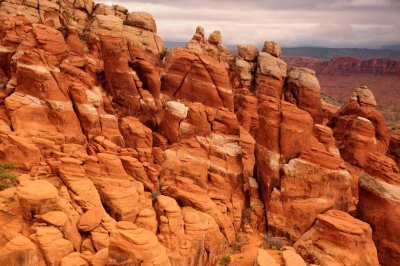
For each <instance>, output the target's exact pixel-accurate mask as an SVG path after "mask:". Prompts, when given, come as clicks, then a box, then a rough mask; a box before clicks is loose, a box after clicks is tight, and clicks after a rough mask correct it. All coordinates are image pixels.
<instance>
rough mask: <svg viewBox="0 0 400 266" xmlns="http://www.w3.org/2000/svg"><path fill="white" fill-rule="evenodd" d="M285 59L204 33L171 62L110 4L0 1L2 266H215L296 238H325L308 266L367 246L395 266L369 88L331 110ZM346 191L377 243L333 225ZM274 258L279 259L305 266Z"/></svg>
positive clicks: (347, 202)
mask: <svg viewBox="0 0 400 266" xmlns="http://www.w3.org/2000/svg"><path fill="white" fill-rule="evenodd" d="M17 12H19V13H18V14H17ZM280 57H281V49H280V46H279V44H277V43H275V42H270V41H266V42H265V45H264V47H263V49H262V51H261V52H259V51H258V50H257V48H256V47H255V46H253V45H239V46H238V52H237V54H235V53H233V52H231V51H229V50H228V49H227V48H226V47H225V46H224V45H223V44H222V34H221V33H220V32H218V31H215V32H213V33H211V35H210V36H209V37H208V38H205V36H204V29H203V28H201V27H198V28H197V30H196V33H195V35H194V36H193V38H192V40H190V41H189V43H188V44H187V48H174V49H171V50H170V51H168V52H167V51H165V49H164V44H163V42H162V40H161V39H160V38H159V37H158V36H157V25H156V23H155V20H154V18H153V17H152V16H151V15H150V14H148V13H146V12H128V10H127V9H125V8H124V7H121V6H118V5H114V6H112V7H111V6H107V5H104V4H94V3H93V2H91V1H75V2H71V1H64V0H61V1H58V2H54V1H50V2H49V1H47V2H43V3H42V2H39V3H33V2H32V3H30V2H29V1H11V0H4V1H1V2H0V159H1V160H3V161H5V162H11V163H13V164H14V165H15V167H16V169H13V170H9V171H10V173H11V174H15V175H16V176H17V178H16V180H17V181H18V182H15V186H14V185H11V183H14V181H15V179H14V178H13V177H12V176H11V175H10V174H9V173H8V172H7V171H8V170H7V169H10V168H12V167H11V166H10V165H9V164H3V163H0V168H1V169H2V170H1V171H2V174H3V176H4V178H5V179H7V182H6V183H5V185H11V187H10V188H8V189H6V190H4V191H1V192H0V210H1V212H0V264H4V265H18V263H19V264H20V265H39V266H42V265H55V266H58V265H63V266H68V265H82V266H83V265H94V266H100V265H101V266H105V265H108V266H112V265H142V264H143V265H193V266H195V265H216V264H217V263H219V261H220V260H221V259H223V258H224V257H223V256H224V254H226V252H227V251H228V250H229V249H228V247H229V246H230V247H231V249H233V250H235V249H240V247H239V248H238V245H239V243H240V242H243V239H242V234H243V233H244V234H248V235H251V234H252V235H256V236H257V237H258V238H260V235H259V234H260V233H261V234H265V233H266V231H268V233H269V234H270V235H273V236H274V237H280V239H283V241H284V243H287V244H293V243H295V242H297V243H298V244H299V243H302V244H301V245H303V244H304V241H306V242H307V243H308V244H309V245H308V244H307V245H308V246H307V248H305V249H301V252H300V254H301V255H303V256H304V258H305V259H309V257H308V256H309V254H314V253H313V252H317V251H315V249H314V246H318V245H320V243H319V242H318V240H317V238H318V237H319V236H321V237H322V238H324V239H325V240H326V241H325V242H324V243H325V244H326V246H325V247H326V248H325V249H324V248H321V250H318V252H317V253H315V254H316V255H315V256H314V255H312V256H314V257H313V258H314V260H316V261H317V260H318V259H319V258H329V260H332V261H337V262H340V263H344V264H345V263H349V265H357V264H352V263H354V261H355V258H358V259H359V260H360V263H364V264H365V265H377V264H376V263H377V260H376V251H375V249H374V244H373V242H372V240H371V237H373V238H374V240H375V241H376V244H377V247H378V255H379V257H380V259H381V261H382V262H383V263H386V264H387V265H390V262H391V261H392V260H393V259H394V258H397V257H396V256H397V255H398V249H397V247H396V245H395V243H396V242H398V239H396V234H394V233H391V232H396V230H397V224H395V223H394V221H395V219H394V218H393V217H395V218H396V217H397V216H396V215H397V208H396V206H397V205H395V204H393V203H394V202H396V197H397V196H396V195H395V192H396V191H397V190H396V189H397V188H396V186H397V181H398V169H397V166H396V165H395V163H394V162H393V161H391V160H390V159H389V157H385V154H386V152H387V151H388V150H389V151H390V153H391V155H392V156H394V158H397V157H396V156H397V150H396V147H397V146H396V145H397V144H396V138H395V137H392V140H391V142H390V143H389V133H388V130H387V127H386V126H385V124H384V122H383V119H382V116H381V115H380V114H379V112H378V111H376V109H375V106H376V101H375V99H374V97H373V95H372V94H371V93H370V91H369V90H367V89H365V88H359V89H357V90H356V91H355V93H354V97H353V98H352V100H351V101H350V102H349V103H348V104H346V105H345V106H344V107H342V108H341V109H340V110H339V111H337V112H336V110H334V108H331V106H327V105H326V104H321V101H320V87H319V84H318V81H317V79H316V78H315V75H314V73H313V72H312V71H311V70H307V69H297V68H292V69H290V70H289V71H287V65H286V63H285V62H284V61H283V60H282V59H280ZM328 120H329V121H328ZM328 122H329V123H328ZM327 125H329V126H331V127H332V129H331V128H329V127H328V126H327ZM372 152H377V153H376V154H375V153H372ZM3 168H5V169H3ZM6 168H7V169H6ZM3 170H4V171H3ZM6 170H7V171H6ZM3 176H2V177H3ZM368 177H370V178H369V179H368ZM358 179H359V180H360V181H359V182H360V187H359V186H358ZM371 180H372V181H371ZM1 181H2V180H1ZM381 183H382V184H383V183H384V184H383V185H382V184H381ZM371 184H372V185H376V184H378V185H381V186H379V188H378V189H375V190H374V188H375V187H374V186H372V185H371ZM378 185H376V186H378ZM381 188H383V190H381ZM371 189H372V190H371ZM385 189H386V190H385ZM370 191H372V192H371V193H372V194H371V195H372V196H370V194H368V193H370ZM377 191H378V192H381V194H379V193H378V194H377V193H375V192H377ZM358 192H359V194H360V197H359V205H358V207H359V209H358V211H359V217H361V218H362V219H364V220H365V221H368V222H369V223H370V224H371V225H372V226H373V231H372V235H371V230H370V228H369V227H368V226H366V225H365V224H364V223H362V222H360V221H357V220H355V219H353V218H350V217H349V216H348V215H347V214H344V213H342V212H350V213H352V214H354V215H356V214H357V209H356V204H357V200H358ZM374 193H375V194H374ZM378 203H380V204H383V206H385V208H386V207H387V208H388V209H390V210H391V211H392V212H393V217H392V216H390V217H388V216H385V214H384V213H383V211H382V212H381V211H379V213H378V211H376V209H378V210H382V209H379V208H378V207H377V208H375V209H369V208H368V206H377V205H376V204H378ZM327 211H328V212H327ZM339 211H342V212H339ZM375 212H377V216H374V215H375ZM323 213H325V214H323ZM339 220H340V221H339ZM332 221H333V222H332ZM383 224H385V225H388V227H384V226H383ZM318 226H319V227H321V228H322V227H323V228H324V230H325V228H326V231H324V232H325V234H323V233H321V232H320V231H318V230H317V229H315V228H317V227H318ZM319 227H318V228H319ZM310 228H311V229H310ZM349 228H350V229H349ZM346 230H347V231H346ZM349 231H351V232H349ZM334 234H340V235H342V234H343V235H345V237H348V238H338V239H336V238H334V237H333V235H334ZM299 239H300V240H299ZM305 239H306V240H305ZM343 239H345V240H348V242H349V243H351V244H352V245H353V244H354V247H358V248H357V249H356V248H355V250H356V251H357V252H358V253H359V251H360V250H359V249H361V248H360V247H362V248H363V249H364V251H365V250H366V252H365V254H364V255H361V254H358V253H357V255H356V256H352V255H351V254H350V252H348V247H346V246H345V244H344V242H343V241H344V240H343ZM309 242H311V244H310V243H309ZM317 242H318V243H317ZM275 244H276V245H277V247H278V248H279V245H280V244H279V242H277V243H275ZM301 245H300V244H299V247H300V246H301ZM284 249H285V250H284V251H276V252H277V256H275V258H276V261H275V262H276V263H278V264H279V263H282V264H285V265H305V262H304V261H303V259H301V258H300V257H299V255H298V254H296V253H295V251H294V249H293V248H291V247H285V248H284ZM257 252H258V255H257ZM307 252H308V253H307ZM267 253H268V252H264V251H263V250H262V249H260V250H259V251H257V248H256V249H255V250H253V251H251V252H249V254H253V256H254V258H250V259H249V260H248V261H249V265H251V264H254V263H255V264H256V265H264V264H265V263H266V261H270V260H269V259H270V258H269V257H268V256H269V255H268V254H267ZM347 253H348V254H347ZM267 255H268V256H267ZM274 260H275V259H274ZM310 261H311V260H310ZM368 263H369V264H368Z"/></svg>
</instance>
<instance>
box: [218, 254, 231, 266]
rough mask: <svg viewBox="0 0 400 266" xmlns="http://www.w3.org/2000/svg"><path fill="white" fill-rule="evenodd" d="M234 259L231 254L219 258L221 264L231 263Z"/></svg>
mask: <svg viewBox="0 0 400 266" xmlns="http://www.w3.org/2000/svg"><path fill="white" fill-rule="evenodd" d="M231 261H232V259H231V257H230V256H223V257H222V258H221V259H220V260H219V265H229V264H230V263H231Z"/></svg>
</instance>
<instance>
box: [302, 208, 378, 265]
mask: <svg viewBox="0 0 400 266" xmlns="http://www.w3.org/2000/svg"><path fill="white" fill-rule="evenodd" d="M371 235H372V230H371V227H370V226H369V225H368V224H367V223H365V222H362V221H360V220H357V219H355V218H353V217H352V216H350V215H349V214H347V213H344V212H341V211H327V212H326V213H324V214H319V215H318V216H317V219H316V222H315V224H314V225H313V226H312V227H311V228H310V230H308V231H307V232H306V233H305V234H304V235H303V236H302V237H301V238H300V239H299V240H298V241H297V242H296V244H295V245H294V247H295V248H296V250H297V252H299V254H300V255H302V256H303V257H304V258H306V260H307V262H308V263H315V264H318V265H360V266H361V265H379V262H378V257H377V252H376V248H375V245H374V243H373V242H372V239H371Z"/></svg>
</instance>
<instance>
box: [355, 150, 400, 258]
mask: <svg viewBox="0 0 400 266" xmlns="http://www.w3.org/2000/svg"><path fill="white" fill-rule="evenodd" d="M359 184H360V188H359V189H360V200H359V204H358V205H359V207H358V210H359V217H360V219H362V220H363V221H366V222H367V223H369V224H370V225H371V227H372V228H373V239H374V241H375V243H376V247H377V249H378V256H379V262H380V263H381V264H383V265H396V264H397V262H398V260H399V258H400V249H399V245H398V243H399V241H400V239H399V234H398V231H399V224H398V222H397V221H398V219H399V217H400V207H399V201H400V172H399V168H398V167H397V165H396V164H395V162H394V161H393V160H391V159H390V158H389V157H386V156H384V155H382V154H378V153H371V154H370V155H369V157H368V159H367V163H366V167H365V172H363V173H362V174H361V176H360V180H359Z"/></svg>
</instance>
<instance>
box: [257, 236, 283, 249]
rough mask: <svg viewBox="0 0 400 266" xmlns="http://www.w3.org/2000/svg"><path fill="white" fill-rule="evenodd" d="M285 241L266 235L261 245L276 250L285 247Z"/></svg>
mask: <svg viewBox="0 0 400 266" xmlns="http://www.w3.org/2000/svg"><path fill="white" fill-rule="evenodd" d="M283 245H284V244H283V242H282V241H281V240H279V239H278V238H276V237H273V236H269V235H265V237H264V242H263V243H262V245H261V248H264V249H265V248H271V249H276V250H282V249H283Z"/></svg>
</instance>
